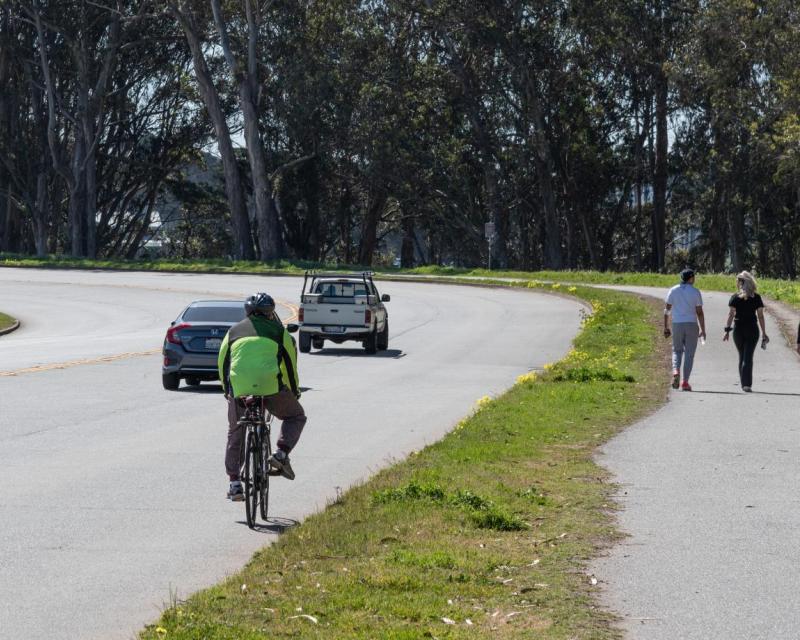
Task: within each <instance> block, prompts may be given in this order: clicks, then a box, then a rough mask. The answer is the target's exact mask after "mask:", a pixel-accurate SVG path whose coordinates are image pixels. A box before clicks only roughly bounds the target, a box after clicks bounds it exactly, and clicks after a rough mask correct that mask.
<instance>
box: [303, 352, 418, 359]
mask: <svg viewBox="0 0 800 640" xmlns="http://www.w3.org/2000/svg"><path fill="white" fill-rule="evenodd" d="M311 355H314V356H340V357H341V356H349V357H364V358H394V359H395V360H396V359H398V358H404V357H405V356H406V353H405V351H403V350H401V349H386V351H378V353H372V354H369V353H367V352H366V351H364V350H363V349H323V350H322V351H312V352H311Z"/></svg>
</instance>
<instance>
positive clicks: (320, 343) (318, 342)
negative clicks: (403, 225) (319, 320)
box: [311, 338, 325, 349]
mask: <svg viewBox="0 0 800 640" xmlns="http://www.w3.org/2000/svg"><path fill="white" fill-rule="evenodd" d="M311 346H312V347H314V348H315V349H322V348H323V347H324V346H325V339H324V338H314V339H313V340H312V341H311Z"/></svg>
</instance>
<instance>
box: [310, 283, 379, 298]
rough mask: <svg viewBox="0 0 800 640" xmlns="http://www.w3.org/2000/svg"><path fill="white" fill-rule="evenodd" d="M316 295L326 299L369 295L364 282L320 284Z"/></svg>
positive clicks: (316, 289)
mask: <svg viewBox="0 0 800 640" xmlns="http://www.w3.org/2000/svg"><path fill="white" fill-rule="evenodd" d="M314 293H318V294H320V295H321V296H323V297H325V298H352V297H354V296H365V295H367V290H366V289H365V288H364V283H363V282H320V283H319V284H318V285H317V286H316V287H314Z"/></svg>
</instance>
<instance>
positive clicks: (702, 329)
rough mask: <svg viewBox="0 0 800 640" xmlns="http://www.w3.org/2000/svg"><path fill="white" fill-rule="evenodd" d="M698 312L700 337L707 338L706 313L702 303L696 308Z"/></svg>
mask: <svg viewBox="0 0 800 640" xmlns="http://www.w3.org/2000/svg"><path fill="white" fill-rule="evenodd" d="M694 311H695V313H696V314H697V322H698V323H700V337H701V338H703V339H704V340H705V337H706V315H705V314H704V313H703V307H702V305H701V306H699V307H695V308H694Z"/></svg>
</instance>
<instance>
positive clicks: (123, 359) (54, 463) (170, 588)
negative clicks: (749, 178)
mask: <svg viewBox="0 0 800 640" xmlns="http://www.w3.org/2000/svg"><path fill="white" fill-rule="evenodd" d="M264 289H266V290H269V291H270V292H272V293H273V294H274V295H275V297H276V298H278V299H279V300H284V301H289V302H297V297H298V294H299V289H300V281H299V280H298V279H291V278H265V277H254V276H222V275H192V274H180V275H178V274H175V275H167V274H126V273H106V272H85V271H80V272H79V271H74V272H70V271H38V270H15V269H0V307H2V308H3V310H4V311H7V312H9V313H11V314H12V315H14V316H15V317H17V318H19V319H20V320H21V321H22V323H23V325H22V328H21V329H19V330H18V331H16V332H15V333H13V334H10V335H8V336H3V337H2V338H0V638H3V640H5V638H26V640H39V639H43V640H44V639H47V640H61V639H65V640H66V639H69V640H73V639H75V638H81V640H86V639H92V638H103V639H104V640H107V639H114V638H120V639H128V638H131V637H132V636H133V635H134V634H135V633H136V631H137V630H138V629H139V628H141V626H142V625H143V624H145V623H146V622H149V621H152V620H153V619H154V618H155V617H157V615H158V614H159V611H160V610H161V608H162V606H163V605H164V603H166V602H168V601H169V599H170V594H171V593H177V595H178V597H183V596H186V595H188V594H189V593H191V592H192V591H194V590H197V589H199V588H201V587H203V586H206V585H209V584H212V583H214V582H216V581H218V580H219V579H221V578H223V577H224V576H226V575H229V574H230V573H232V572H234V571H236V570H237V569H238V568H239V567H241V566H242V565H243V564H244V563H245V562H246V561H247V560H248V559H249V557H250V555H251V554H252V553H253V552H254V551H255V550H256V549H258V548H259V547H260V546H262V545H264V544H266V543H268V542H270V541H271V540H273V539H274V537H275V533H274V532H270V531H262V532H252V531H250V530H249V529H248V528H247V526H246V525H245V524H244V523H243V522H242V521H243V519H244V508H243V506H242V505H241V504H231V503H228V502H227V501H226V500H225V499H224V494H225V490H226V488H227V481H226V477H225V475H224V469H223V464H222V458H223V448H224V443H225V429H226V426H225V417H224V416H225V406H224V403H223V400H222V398H221V396H220V393H219V387H218V386H217V385H211V384H204V385H202V387H201V389H200V390H199V391H191V390H188V389H183V388H182V389H181V391H179V392H172V393H171V392H167V391H164V390H163V389H162V388H161V380H160V368H159V367H160V355H159V353H158V350H159V347H160V345H161V342H162V340H163V336H164V332H165V330H166V327H167V325H168V323H169V321H170V320H172V319H173V318H174V317H175V316H176V315H177V313H178V311H179V310H180V309H181V308H182V305H184V304H186V303H188V302H190V301H191V300H194V299H199V298H219V297H223V296H224V297H232V298H239V299H242V298H243V297H244V296H246V295H247V294H249V293H252V292H253V291H256V290H264ZM381 291H382V292H386V293H390V294H391V295H392V302H391V303H389V310H390V317H391V327H392V338H391V342H390V349H389V351H388V352H384V353H382V354H380V355H378V356H365V355H363V353H362V350H361V349H355V348H353V349H345V348H331V349H326V350H324V351H322V352H319V353H313V354H310V355H307V356H306V355H302V356H301V359H300V367H299V368H300V375H301V383H302V385H303V386H304V387H308V388H309V390H308V391H307V392H305V393H304V395H303V403H304V405H305V407H306V411H307V413H308V415H309V424H308V426H307V428H306V433H305V434H304V437H303V439H302V440H301V442H300V445H299V447H298V449H297V450H296V453H295V455H294V456H293V466H294V468H295V470H296V472H297V474H298V479H297V480H296V481H295V482H293V483H289V482H286V483H285V484H280V485H278V486H276V487H275V488H274V490H273V492H272V495H271V496H270V498H271V505H272V506H273V507H274V513H275V514H276V516H278V517H279V518H280V519H281V521H283V522H289V521H292V520H300V519H302V518H303V517H304V516H306V515H308V514H309V513H310V512H312V511H314V510H316V509H319V508H322V507H324V505H325V502H326V500H328V499H330V498H332V497H334V496H335V494H336V488H337V487H342V488H346V487H347V486H349V485H351V484H352V483H354V482H356V481H358V480H359V479H362V478H364V477H366V476H368V475H369V474H370V473H371V472H373V471H374V470H376V469H377V468H379V467H381V466H383V465H386V464H387V463H389V462H390V461H391V460H393V459H397V458H401V457H402V456H403V455H405V454H406V453H407V452H408V451H410V450H414V449H418V448H420V447H422V446H423V445H425V444H426V443H430V442H433V441H435V440H437V439H438V438H440V437H441V436H442V435H443V434H444V433H445V432H446V431H447V430H448V429H449V428H450V427H452V425H453V424H454V423H455V422H457V421H458V420H459V419H460V418H461V417H463V416H464V415H465V414H466V413H468V412H469V411H470V409H471V407H472V405H473V403H474V401H475V400H476V399H477V398H479V397H481V396H483V395H485V394H487V393H497V392H500V391H502V390H503V389H505V388H507V387H508V386H510V385H511V384H512V383H513V381H514V379H515V377H516V376H517V375H519V374H520V373H523V372H525V371H527V370H529V369H531V368H539V367H541V366H542V365H543V364H544V363H546V362H549V361H554V360H557V359H558V358H560V357H561V356H562V355H563V354H564V353H565V352H566V350H567V349H568V348H569V344H570V341H571V339H572V337H573V336H574V335H575V333H576V332H577V330H578V328H579V321H580V317H579V306H578V304H577V303H575V302H574V301H569V300H565V299H561V298H556V297H553V296H546V295H542V294H538V293H532V292H529V291H519V290H517V291H514V290H500V289H481V288H465V287H455V286H444V285H434V284H414V283H394V282H393V283H386V284H384V285H383V286H382V287H381ZM287 314H288V312H286V313H285V314H284V317H286V315H287ZM120 354H127V355H120ZM101 358H113V359H111V360H100V359H101ZM64 363H69V364H68V366H67V367H66V368H55V367H59V366H63V365H64ZM9 372H12V373H14V372H15V375H8V373H9Z"/></svg>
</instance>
